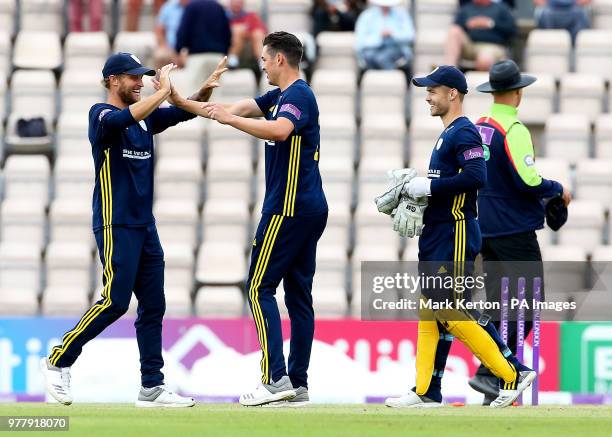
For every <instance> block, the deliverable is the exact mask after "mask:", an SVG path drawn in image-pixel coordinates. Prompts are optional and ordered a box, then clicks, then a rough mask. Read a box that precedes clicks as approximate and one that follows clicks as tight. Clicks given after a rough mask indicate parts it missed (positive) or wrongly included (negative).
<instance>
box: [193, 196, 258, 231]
mask: <svg viewBox="0 0 612 437" xmlns="http://www.w3.org/2000/svg"><path fill="white" fill-rule="evenodd" d="M202 217H203V221H204V224H205V225H212V226H214V225H239V226H246V225H247V223H248V221H249V206H248V204H247V202H245V201H244V200H240V199H210V200H207V201H206V203H205V204H204V209H203V210H202Z"/></svg>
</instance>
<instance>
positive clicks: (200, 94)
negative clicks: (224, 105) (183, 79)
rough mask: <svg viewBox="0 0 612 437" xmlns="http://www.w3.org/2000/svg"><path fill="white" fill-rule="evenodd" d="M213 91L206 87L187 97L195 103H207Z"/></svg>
mask: <svg viewBox="0 0 612 437" xmlns="http://www.w3.org/2000/svg"><path fill="white" fill-rule="evenodd" d="M213 89H214V88H211V87H208V86H206V85H204V86H202V88H200V89H199V90H198V91H196V92H195V93H193V94H192V95H191V96H189V98H188V100H193V101H196V102H208V101H209V100H210V97H211V96H212V93H213Z"/></svg>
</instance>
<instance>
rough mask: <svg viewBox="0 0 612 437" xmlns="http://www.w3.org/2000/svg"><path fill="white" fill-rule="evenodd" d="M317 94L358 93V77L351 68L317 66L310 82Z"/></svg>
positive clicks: (348, 94) (347, 94)
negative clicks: (340, 68) (338, 68)
mask: <svg viewBox="0 0 612 437" xmlns="http://www.w3.org/2000/svg"><path fill="white" fill-rule="evenodd" d="M310 85H311V87H312V89H313V91H314V93H315V94H316V95H317V96H325V95H328V96H329V95H331V96H338V95H340V96H351V97H354V96H355V95H356V93H357V78H356V76H355V73H354V72H353V71H350V70H330V69H323V68H317V69H316V70H315V72H314V73H313V75H312V81H311V83H310Z"/></svg>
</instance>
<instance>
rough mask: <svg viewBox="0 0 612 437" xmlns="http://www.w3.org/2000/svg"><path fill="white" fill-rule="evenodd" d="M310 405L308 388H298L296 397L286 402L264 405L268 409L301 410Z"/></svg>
mask: <svg viewBox="0 0 612 437" xmlns="http://www.w3.org/2000/svg"><path fill="white" fill-rule="evenodd" d="M308 404H310V398H309V397H308V389H307V388H306V387H298V388H296V389H295V397H294V398H292V399H289V400H286V401H276V402H270V403H269V404H266V405H262V407H267V408H300V407H305V406H306V405H308Z"/></svg>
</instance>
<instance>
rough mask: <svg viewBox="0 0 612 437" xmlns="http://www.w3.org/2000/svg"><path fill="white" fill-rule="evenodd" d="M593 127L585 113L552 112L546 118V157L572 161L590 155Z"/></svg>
mask: <svg viewBox="0 0 612 437" xmlns="http://www.w3.org/2000/svg"><path fill="white" fill-rule="evenodd" d="M590 132H591V127H590V123H589V119H588V117H587V116H586V115H585V114H581V113H580V114H552V115H551V116H550V117H548V119H547V120H546V126H545V136H546V148H545V150H546V157H547V158H564V159H566V160H568V161H569V162H571V163H575V162H577V161H579V160H581V159H584V158H588V157H589V138H590Z"/></svg>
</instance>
